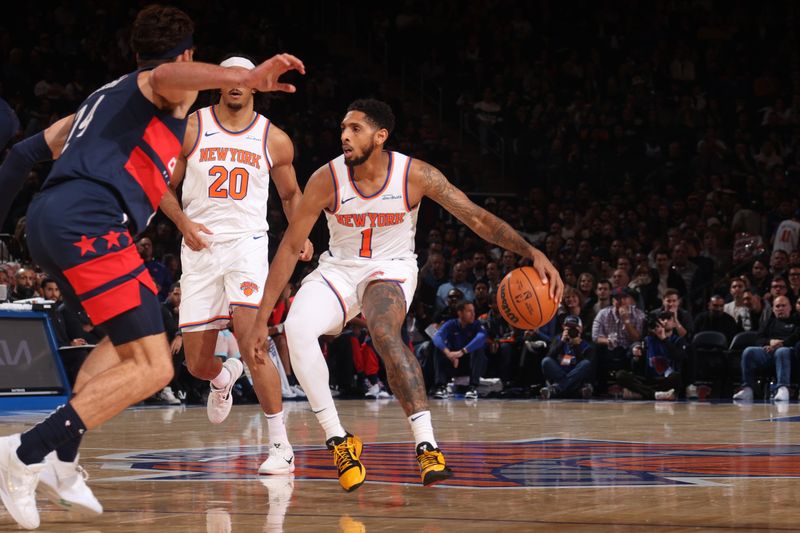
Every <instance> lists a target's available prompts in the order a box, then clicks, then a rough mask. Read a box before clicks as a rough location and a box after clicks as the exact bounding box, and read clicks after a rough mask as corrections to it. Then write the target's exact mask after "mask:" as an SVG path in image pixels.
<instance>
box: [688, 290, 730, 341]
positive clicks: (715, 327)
mask: <svg viewBox="0 0 800 533" xmlns="http://www.w3.org/2000/svg"><path fill="white" fill-rule="evenodd" d="M724 305H725V300H724V299H723V298H722V295H720V294H715V295H713V296H712V297H711V298H709V299H708V309H707V310H706V311H703V312H702V313H699V314H698V315H697V317H696V318H695V319H694V331H695V332H698V333H699V332H701V331H718V332H720V333H722V334H723V335H725V339H726V340H727V341H728V343H730V342H731V340H732V339H733V337H734V336H735V335H736V334H737V333H739V332H740V331H742V328H741V326H740V325H739V324H737V323H736V321H735V320H734V319H733V317H732V316H731V315H729V314H728V313H726V312H725V310H724Z"/></svg>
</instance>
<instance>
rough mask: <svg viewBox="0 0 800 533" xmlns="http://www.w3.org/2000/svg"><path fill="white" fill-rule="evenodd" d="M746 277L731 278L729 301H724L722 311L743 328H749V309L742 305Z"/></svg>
mask: <svg viewBox="0 0 800 533" xmlns="http://www.w3.org/2000/svg"><path fill="white" fill-rule="evenodd" d="M746 282H747V279H746V278H733V279H732V280H731V285H730V294H731V301H730V302H728V303H726V304H725V306H724V311H725V313H726V314H728V315H730V317H731V318H733V320H734V321H736V322H737V323H739V325H740V327H741V328H742V329H744V330H746V331H747V330H750V327H749V326H750V311H749V310H748V309H747V307H746V306H745V305H744V289H745V288H746V287H747V283H746Z"/></svg>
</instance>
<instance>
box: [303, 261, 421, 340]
mask: <svg viewBox="0 0 800 533" xmlns="http://www.w3.org/2000/svg"><path fill="white" fill-rule="evenodd" d="M417 274H418V268H417V262H416V260H414V259H392V260H387V259H381V260H371V259H337V258H334V257H331V255H330V253H328V252H325V253H323V254H322V255H321V256H320V258H319V267H318V268H317V269H316V270H315V271H314V272H312V273H311V274H309V275H308V276H306V277H305V278H304V279H303V283H307V282H309V281H312V280H313V281H322V282H323V283H325V284H326V285H328V286H329V287H330V288H331V290H332V291H333V292H334V293H335V294H336V297H337V298H338V299H339V303H340V304H341V306H342V319H343V324H345V323H347V322H348V321H349V320H350V319H352V318H353V317H355V316H357V315H358V314H359V313H360V312H361V304H362V299H363V297H364V290H366V288H367V285H369V284H370V283H371V282H373V281H391V282H395V283H397V284H398V285H399V286H400V288H401V289H402V290H403V294H404V295H405V297H406V311H408V309H409V307H410V306H411V300H412V299H413V298H414V291H415V290H416V289H417Z"/></svg>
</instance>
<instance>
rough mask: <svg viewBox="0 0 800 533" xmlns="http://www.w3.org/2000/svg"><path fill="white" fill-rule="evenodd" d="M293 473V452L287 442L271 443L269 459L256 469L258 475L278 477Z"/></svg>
mask: <svg viewBox="0 0 800 533" xmlns="http://www.w3.org/2000/svg"><path fill="white" fill-rule="evenodd" d="M292 472H294V450H292V445H291V444H289V443H288V442H273V443H272V444H271V445H270V447H269V457H267V460H266V461H264V462H263V463H261V466H259V467H258V473H259V474H269V475H279V474H291V473H292Z"/></svg>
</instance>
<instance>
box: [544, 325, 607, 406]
mask: <svg viewBox="0 0 800 533" xmlns="http://www.w3.org/2000/svg"><path fill="white" fill-rule="evenodd" d="M561 327H562V331H561V336H560V337H559V338H557V339H556V340H555V341H553V344H551V345H550V350H549V351H548V353H547V356H546V357H544V358H542V374H543V375H544V377H545V378H546V379H547V382H548V385H547V386H545V387H542V389H541V390H540V391H539V394H540V395H541V397H542V399H544V400H549V399H550V398H557V397H559V396H567V395H572V394H575V393H577V392H578V389H580V392H581V396H583V398H585V399H588V398H590V397H591V396H592V391H593V389H592V384H591V381H592V363H593V361H594V354H595V348H594V345H593V344H592V343H591V342H588V341H586V340H585V339H584V338H583V322H582V321H581V318H580V317H579V316H576V315H569V316H567V317H566V318H565V319H564V321H563V323H562V326H561Z"/></svg>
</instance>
